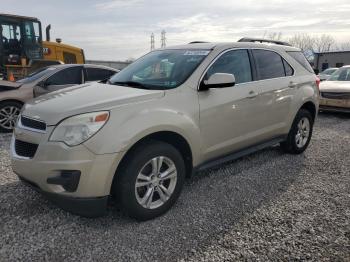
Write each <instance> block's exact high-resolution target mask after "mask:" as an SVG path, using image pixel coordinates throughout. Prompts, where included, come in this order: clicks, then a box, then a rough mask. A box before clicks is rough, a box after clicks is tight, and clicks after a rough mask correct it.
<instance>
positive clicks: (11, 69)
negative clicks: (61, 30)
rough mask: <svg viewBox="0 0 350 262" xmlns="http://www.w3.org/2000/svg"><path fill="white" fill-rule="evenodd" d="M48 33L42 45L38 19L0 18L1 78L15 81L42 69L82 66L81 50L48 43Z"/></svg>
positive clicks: (48, 31) (0, 15) (15, 16)
mask: <svg viewBox="0 0 350 262" xmlns="http://www.w3.org/2000/svg"><path fill="white" fill-rule="evenodd" d="M50 29H51V25H48V26H47V27H46V41H43V37H42V28H41V22H40V20H39V19H37V18H35V17H26V16H18V15H9V14H0V77H2V78H3V79H5V80H12V81H14V80H15V79H18V78H22V77H24V76H26V75H28V74H30V73H31V72H33V71H36V70H37V69H39V68H41V67H44V66H49V65H54V64H62V63H66V64H68V63H69V64H83V63H85V57H84V51H83V49H81V48H78V47H74V46H71V45H67V44H63V43H62V41H61V39H56V41H55V42H51V41H50Z"/></svg>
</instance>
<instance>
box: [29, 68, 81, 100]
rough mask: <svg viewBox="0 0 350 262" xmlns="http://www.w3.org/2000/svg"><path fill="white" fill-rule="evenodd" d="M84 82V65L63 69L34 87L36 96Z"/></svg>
mask: <svg viewBox="0 0 350 262" xmlns="http://www.w3.org/2000/svg"><path fill="white" fill-rule="evenodd" d="M82 83H83V67H82V66H74V67H69V68H65V69H62V70H60V71H58V72H57V73H55V74H53V75H51V76H50V77H49V78H47V79H46V80H45V81H43V82H41V83H40V84H38V85H37V86H35V87H34V96H35V97H37V96H40V95H43V94H46V93H50V92H53V91H57V90H60V89H63V88H66V87H70V86H73V85H79V84H82Z"/></svg>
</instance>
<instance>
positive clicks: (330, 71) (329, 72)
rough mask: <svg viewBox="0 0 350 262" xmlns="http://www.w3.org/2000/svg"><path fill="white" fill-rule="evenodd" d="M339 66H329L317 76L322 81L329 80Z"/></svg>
mask: <svg viewBox="0 0 350 262" xmlns="http://www.w3.org/2000/svg"><path fill="white" fill-rule="evenodd" d="M338 69H339V68H338V67H331V68H327V69H326V70H324V71H322V72H321V73H320V74H318V75H317V77H318V78H319V79H320V80H321V81H325V80H327V79H328V78H329V77H330V76H331V75H332V74H333V73H334V72H335V71H337V70H338Z"/></svg>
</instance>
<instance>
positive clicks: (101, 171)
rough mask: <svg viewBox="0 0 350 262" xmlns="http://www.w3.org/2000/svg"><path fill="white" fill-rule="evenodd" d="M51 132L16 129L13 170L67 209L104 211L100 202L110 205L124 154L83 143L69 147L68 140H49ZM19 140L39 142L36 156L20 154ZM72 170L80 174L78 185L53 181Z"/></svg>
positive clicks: (98, 212)
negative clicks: (98, 151) (99, 150)
mask: <svg viewBox="0 0 350 262" xmlns="http://www.w3.org/2000/svg"><path fill="white" fill-rule="evenodd" d="M50 133H51V132H50V130H48V132H47V133H45V134H43V133H37V132H33V131H30V130H24V129H19V128H16V129H15V132H14V135H13V137H12V142H11V159H12V169H13V171H14V172H15V173H16V174H17V175H18V176H19V177H20V179H22V180H23V181H25V182H26V183H27V184H30V185H32V186H33V187H34V188H35V189H36V190H37V191H39V192H41V193H43V194H44V195H45V196H47V197H48V198H49V199H51V200H52V201H53V202H55V203H56V204H57V205H58V206H60V207H62V208H63V209H65V210H68V211H70V212H73V213H77V214H80V215H83V216H95V215H94V214H102V213H103V212H101V210H100V208H97V205H101V208H102V209H105V208H106V204H107V199H108V196H109V195H110V190H111V185H112V181H113V177H114V174H115V171H116V168H117V165H118V163H119V161H120V158H121V154H120V153H113V154H102V155H97V154H94V153H93V152H91V151H90V150H89V149H88V148H87V147H85V146H84V145H83V144H82V145H79V146H75V147H69V146H67V145H65V144H64V143H60V142H49V141H48V137H49V134H50ZM15 139H17V140H21V141H24V142H28V143H34V144H37V145H38V148H37V150H36V153H35V155H34V156H33V157H32V158H25V157H21V156H19V155H17V153H16V149H15V143H14V141H15ZM70 172H72V173H74V172H75V173H79V177H78V181H75V183H76V185H75V186H73V187H72V186H71V185H68V186H64V185H61V184H59V183H56V184H55V183H53V182H55V181H57V178H58V177H60V176H62V174H65V175H67V173H68V176H69V174H70ZM94 210H95V211H94ZM91 212H92V214H90V213H91ZM89 214H90V215H89Z"/></svg>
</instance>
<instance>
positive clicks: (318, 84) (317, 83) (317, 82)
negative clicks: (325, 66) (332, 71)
mask: <svg viewBox="0 0 350 262" xmlns="http://www.w3.org/2000/svg"><path fill="white" fill-rule="evenodd" d="M320 83H321V79H319V78H318V77H316V86H317V88H318V90H320Z"/></svg>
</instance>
